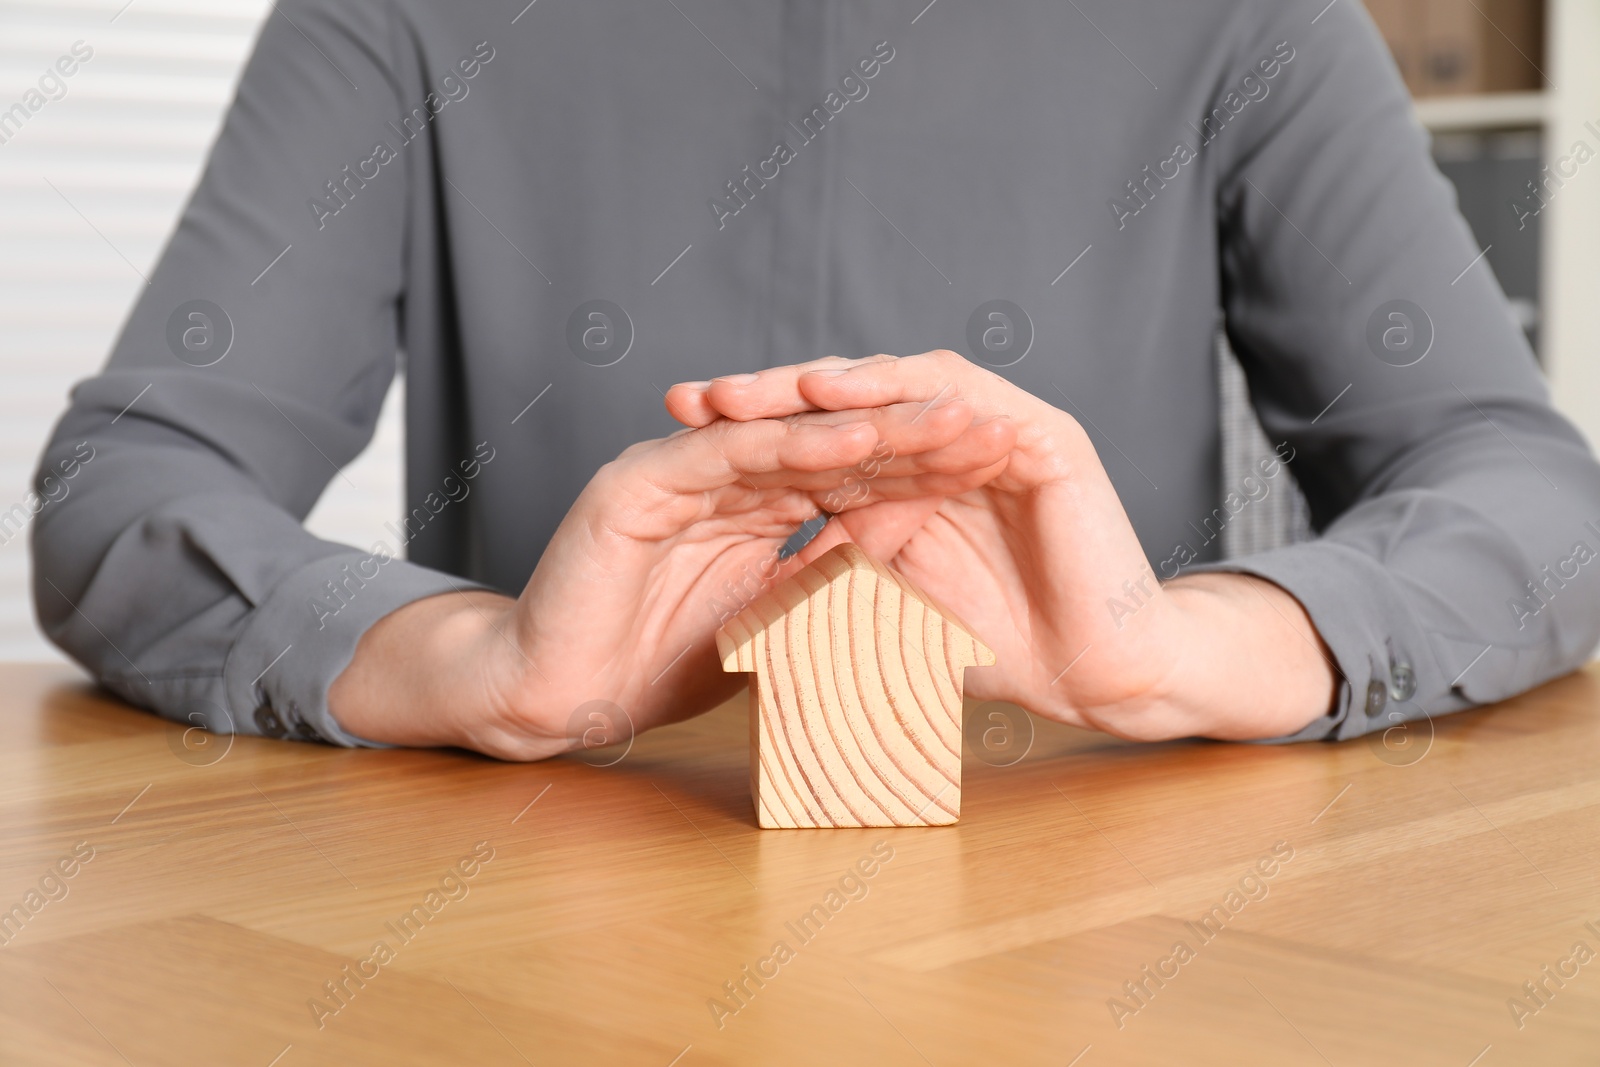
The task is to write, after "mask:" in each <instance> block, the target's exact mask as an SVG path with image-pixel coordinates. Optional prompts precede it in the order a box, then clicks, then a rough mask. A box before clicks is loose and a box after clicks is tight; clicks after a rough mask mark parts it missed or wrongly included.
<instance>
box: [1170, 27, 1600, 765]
mask: <svg viewBox="0 0 1600 1067" xmlns="http://www.w3.org/2000/svg"><path fill="white" fill-rule="evenodd" d="M1320 6H1321V5H1320V4H1316V5H1312V6H1311V8H1306V7H1305V6H1304V5H1272V8H1271V15H1272V17H1271V19H1270V20H1268V19H1263V22H1264V23H1265V30H1264V32H1262V33H1261V35H1260V36H1258V37H1256V38H1255V39H1254V40H1253V41H1252V42H1251V43H1249V44H1248V45H1247V46H1246V47H1245V49H1244V50H1243V51H1242V52H1241V56H1248V57H1250V58H1251V59H1254V58H1255V57H1258V56H1265V55H1269V54H1272V53H1273V50H1274V47H1275V46H1278V45H1279V44H1280V42H1282V43H1283V45H1284V46H1286V47H1287V48H1289V49H1292V50H1293V58H1292V59H1291V60H1289V61H1288V62H1287V63H1285V64H1284V67H1283V70H1282V72H1281V76H1280V77H1278V78H1276V79H1275V80H1274V82H1273V83H1272V87H1271V95H1270V96H1269V97H1268V98H1267V99H1265V100H1262V101H1259V102H1255V103H1252V104H1251V105H1250V106H1251V107H1253V108H1255V109H1257V113H1256V115H1255V116H1254V118H1255V119H1256V120H1257V122H1256V123H1255V124H1252V125H1250V126H1247V127H1241V128H1239V129H1238V130H1237V133H1238V134H1239V135H1240V136H1238V137H1236V138H1235V137H1233V136H1232V135H1233V134H1234V133H1235V132H1236V131H1235V130H1234V129H1227V130H1225V131H1224V132H1223V134H1222V135H1221V136H1220V137H1219V142H1220V143H1219V145H1218V147H1222V148H1225V151H1224V153H1222V154H1221V156H1220V158H1221V159H1222V160H1223V162H1222V163H1221V164H1220V166H1221V167H1222V168H1223V170H1222V173H1220V174H1219V181H1218V189H1219V197H1220V203H1219V215H1220V221H1219V232H1220V235H1221V236H1220V240H1221V245H1222V256H1223V278H1224V292H1223V294H1222V301H1223V305H1224V309H1225V313H1226V328H1227V331H1228V336H1229V340H1230V342H1231V343H1232V345H1233V347H1234V349H1235V351H1236V352H1237V353H1238V355H1239V357H1240V361H1241V364H1242V365H1243V367H1244V369H1245V372H1246V375H1247V377H1248V379H1249V382H1250V387H1251V393H1252V399H1253V402H1254V404H1255V407H1256V410H1257V414H1258V415H1259V417H1260V420H1261V422H1262V425H1263V427H1264V428H1265V430H1266V432H1267V435H1268V437H1269V439H1270V441H1271V442H1272V443H1273V444H1274V445H1279V444H1284V445H1286V446H1287V447H1286V448H1285V449H1284V450H1283V454H1284V455H1286V456H1287V455H1289V454H1290V453H1289V449H1292V450H1293V459H1292V462H1291V463H1290V468H1291V469H1292V471H1293V472H1294V474H1295V476H1296V478H1297V479H1298V480H1299V482H1300V484H1301V486H1302V487H1303V488H1304V490H1305V492H1306V496H1307V499H1308V500H1309V502H1310V505H1311V510H1312V518H1313V523H1314V525H1316V526H1317V528H1318V529H1319V531H1320V534H1321V536H1320V538H1319V539H1318V540H1316V541H1313V542H1310V543H1305V544H1300V545H1295V546H1291V547H1287V548H1283V549H1279V550H1276V551H1273V552H1269V553H1266V554H1263V555H1258V556H1253V557H1246V558H1243V559H1236V560H1232V561H1229V562H1226V563H1221V564H1211V565H1207V566H1206V567H1204V568H1195V569H1196V570H1200V569H1205V570H1232V571H1240V572H1245V573H1250V574H1254V575H1257V576H1260V577H1262V578H1266V579H1269V580H1270V581H1272V582H1275V583H1276V584H1278V585H1279V586H1281V587H1283V588H1284V589H1285V590H1287V591H1288V592H1290V593H1291V594H1293V595H1294V596H1295V597H1296V598H1298V599H1299V601H1300V602H1301V603H1302V604H1303V605H1304V606H1305V608H1306V610H1307V611H1308V613H1309V614H1310V616H1311V618H1312V620H1313V621H1314V622H1315V624H1316V626H1317V629H1318V630H1319V631H1320V632H1321V634H1322V636H1323V638H1324V640H1325V641H1326V642H1327V645H1328V647H1329V649H1330V650H1331V651H1332V654H1333V658H1334V659H1335V660H1336V661H1337V666H1338V670H1339V672H1340V673H1341V674H1342V676H1343V679H1344V682H1343V684H1342V685H1341V692H1340V695H1339V698H1338V701H1337V703H1336V706H1335V707H1334V709H1333V712H1332V714H1331V715H1329V716H1326V717H1323V718H1319V719H1318V720H1316V721H1314V722H1313V723H1311V724H1310V725H1308V726H1307V727H1306V728H1305V729H1303V730H1301V731H1299V732H1298V733H1296V734H1294V735H1293V736H1292V737H1291V738H1286V739H1285V740H1300V739H1308V738H1324V737H1327V738H1345V737H1352V736H1356V735H1360V734H1363V733H1367V732H1369V731H1374V730H1383V729H1386V728H1388V727H1390V726H1394V725H1396V724H1397V723H1399V722H1404V721H1412V720H1419V719H1422V718H1424V717H1426V716H1429V715H1437V714H1440V713H1443V712H1449V711H1454V710H1459V709H1461V708H1464V707H1467V706H1470V705H1473V704H1479V703H1484V702H1490V701H1495V700H1500V699H1503V698H1506V697H1509V696H1511V695H1513V694H1516V693H1518V692H1521V691H1523V690H1525V689H1528V688H1530V687H1532V686H1534V685H1537V684H1538V683H1540V682H1541V681H1544V680H1546V679H1548V678H1551V677H1553V676H1555V675H1557V674H1560V673H1563V672H1565V671H1568V670H1570V669H1572V668H1574V667H1577V666H1578V665H1580V664H1581V663H1583V662H1584V661H1585V659H1587V658H1588V656H1589V655H1590V654H1591V652H1592V651H1593V649H1594V648H1595V644H1596V640H1597V639H1600V596H1597V595H1596V590H1595V589H1594V588H1593V586H1594V583H1596V582H1597V581H1600V579H1597V578H1596V577H1595V576H1594V575H1592V574H1590V573H1589V572H1590V571H1592V570H1600V568H1594V567H1584V566H1583V564H1584V563H1586V562H1587V561H1588V560H1589V559H1592V558H1594V555H1595V549H1596V548H1600V528H1597V527H1595V526H1591V525H1589V523H1590V521H1591V520H1596V519H1600V468H1597V467H1596V464H1595V462H1594V459H1593V457H1592V455H1591V454H1590V452H1589V449H1588V447H1587V446H1586V445H1585V443H1584V441H1583V440H1582V438H1581V437H1580V435H1579V434H1578V432H1577V431H1576V430H1575V429H1574V428H1573V427H1572V426H1571V425H1570V424H1568V423H1567V422H1566V421H1565V420H1564V419H1562V418H1561V417H1560V416H1559V415H1557V414H1556V413H1555V412H1554V411H1553V410H1552V409H1551V408H1550V407H1549V406H1548V398H1547V394H1546V391H1545V388H1544V386H1543V383H1542V380H1541V379H1540V377H1539V374H1538V371H1537V368H1536V364H1535V361H1534V358H1533V356H1532V353H1531V352H1530V351H1529V349H1528V346H1527V344H1526V343H1525V341H1524V338H1523V336H1522V334H1521V332H1520V330H1519V329H1518V328H1517V327H1516V326H1515V325H1514V323H1513V321H1512V319H1511V316H1510V314H1509V311H1508V308H1507V305H1506V301H1505V298H1504V295H1503V294H1502V292H1501V291H1500V289H1499V286H1498V285H1497V283H1496V282H1495V280H1494V277H1493V275H1492V274H1491V273H1490V271H1489V269H1488V267H1487V264H1486V263H1485V262H1484V261H1483V260H1482V259H1481V258H1480V251H1481V250H1480V248H1479V247H1478V246H1477V245H1476V244H1475V243H1474V242H1473V239H1472V236H1471V234H1470V233H1469V231H1468V230H1467V227H1466V225H1465V224H1464V223H1463V222H1462V220H1461V218H1460V216H1459V215H1458V214H1457V212H1456V210H1455V204H1454V198H1453V192H1452V190H1451V187H1450V186H1449V185H1448V184H1447V182H1446V181H1445V180H1444V179H1443V178H1442V177H1441V176H1440V175H1439V173H1438V171H1437V170H1436V169H1435V167H1434V166H1433V164H1432V162H1431V160H1430V158H1429V154H1428V144H1427V138H1426V135H1425V134H1424V132H1423V131H1422V130H1421V129H1420V128H1419V127H1418V126H1417V125H1416V124H1415V123H1414V121H1413V119H1412V117H1411V109H1410V106H1409V101H1408V98H1407V96H1406V93H1405V89H1404V87H1403V86H1402V84H1401V82H1400V80H1399V78H1398V76H1397V74H1396V72H1395V70H1394V67H1393V65H1392V63H1391V62H1390V60H1389V56H1388V53H1387V51H1386V50H1385V49H1384V47H1383V44H1382V42H1381V40H1380V39H1379V37H1378V35H1377V32H1376V30H1375V29H1374V27H1373V26H1372V23H1371V21H1370V19H1369V18H1368V16H1367V14H1366V12H1365V10H1364V9H1363V8H1362V7H1361V6H1360V5H1359V4H1355V3H1344V4H1336V5H1333V6H1332V7H1331V8H1328V9H1327V10H1326V11H1325V12H1324V13H1323V16H1322V17H1321V18H1319V19H1318V20H1317V21H1316V22H1315V23H1311V22H1310V21H1309V14H1313V13H1315V8H1317V7H1320ZM1266 10H1267V9H1266V8H1265V6H1263V11H1266ZM1230 138H1232V139H1230ZM1395 301H1406V302H1408V303H1409V305H1411V307H1410V308H1407V307H1405V306H1401V305H1395V304H1393V303H1392V302H1395ZM1394 310H1399V312H1400V313H1401V315H1402V316H1404V317H1403V318H1401V319H1395V318H1391V317H1390V315H1389V313H1390V312H1391V311H1394ZM1419 312H1420V313H1419ZM1408 323H1409V328H1410V330H1411V331H1412V332H1411V333H1410V334H1408V333H1407V332H1406V330H1407V328H1408V327H1407V324H1408ZM1390 327H1394V328H1395V329H1396V330H1397V331H1398V332H1395V333H1391V334H1389V335H1388V338H1387V343H1385V335H1384V331H1385V330H1387V329H1389V328H1390ZM1406 364H1409V365H1406ZM1224 489H1225V491H1227V492H1232V493H1233V494H1235V498H1234V499H1235V501H1237V500H1238V499H1241V498H1245V497H1246V496H1247V489H1246V487H1242V486H1225V487H1224ZM1227 507H1228V501H1227V498H1226V497H1225V501H1224V508H1225V509H1226V508H1227ZM1574 586H1576V588H1573V587H1574Z"/></svg>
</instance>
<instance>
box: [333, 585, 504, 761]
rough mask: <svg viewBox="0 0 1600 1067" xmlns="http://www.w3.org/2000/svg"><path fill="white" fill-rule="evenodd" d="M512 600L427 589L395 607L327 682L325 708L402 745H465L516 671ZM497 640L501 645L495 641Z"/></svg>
mask: <svg viewBox="0 0 1600 1067" xmlns="http://www.w3.org/2000/svg"><path fill="white" fill-rule="evenodd" d="M515 603H516V602H515V601H513V600H511V599H510V598H508V597H504V596H501V595H500V594H497V593H488V592H484V591H482V590H471V591H462V592H455V593H443V594H439V595H437V596H431V597H424V598H422V599H420V600H415V601H412V602H411V603H409V604H406V605H404V606H402V607H400V608H397V609H395V610H394V611H392V612H390V613H389V614H388V615H385V616H384V617H383V618H381V619H379V620H378V621H377V622H376V623H374V624H373V625H372V627H371V628H369V629H368V630H367V632H366V633H365V634H363V635H362V637H361V640H360V641H359V642H358V643H357V646H356V651H355V654H354V655H353V656H352V657H351V660H350V662H349V664H347V665H346V666H345V669H344V670H343V671H341V672H340V674H339V676H338V677H337V678H335V679H334V681H333V684H332V685H331V686H329V688H328V710H329V711H330V712H331V713H332V715H333V717H334V718H335V719H336V720H338V722H339V724H340V725H341V726H342V727H344V728H345V729H346V730H348V731H349V732H350V733H352V734H354V735H356V736H358V737H362V738H365V739H367V740H370V741H377V742H382V743H384V744H395V745H407V746H439V745H466V744H470V743H471V742H470V738H471V736H472V734H473V732H474V729H475V727H477V726H478V725H479V724H481V723H483V722H485V721H493V720H495V719H497V718H498V717H499V716H498V714H497V713H498V712H499V711H500V710H501V707H500V705H501V704H503V702H504V698H503V697H500V696H499V694H501V693H505V692H508V690H507V689H505V688H503V682H501V680H502V679H510V678H513V677H515V675H514V674H512V673H511V672H510V671H509V670H508V669H507V667H506V666H505V665H504V663H503V661H504V660H505V658H506V657H507V656H510V655H512V650H511V649H509V648H505V647H504V645H505V642H504V640H503V639H502V638H501V637H499V636H498V632H507V633H509V631H508V630H507V622H506V620H507V619H508V618H509V615H510V610H511V609H512V608H514V606H515ZM496 644H499V645H500V646H501V647H500V648H498V649H497V648H496V647H495V646H496Z"/></svg>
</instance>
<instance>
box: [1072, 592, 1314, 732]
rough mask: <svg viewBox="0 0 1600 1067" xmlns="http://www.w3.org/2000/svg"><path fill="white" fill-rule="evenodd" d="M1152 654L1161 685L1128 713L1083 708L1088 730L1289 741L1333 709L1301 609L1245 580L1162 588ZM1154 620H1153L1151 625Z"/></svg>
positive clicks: (1282, 594) (1150, 637) (1152, 632)
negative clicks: (1159, 654) (1157, 656)
mask: <svg viewBox="0 0 1600 1067" xmlns="http://www.w3.org/2000/svg"><path fill="white" fill-rule="evenodd" d="M1159 602H1160V604H1161V608H1160V611H1161V615H1160V618H1159V621H1158V624H1157V625H1155V626H1153V627H1152V628H1151V630H1150V632H1149V633H1148V634H1147V635H1146V639H1147V641H1149V643H1150V648H1151V651H1152V654H1153V653H1154V652H1155V650H1156V647H1157V646H1158V645H1162V644H1164V645H1166V652H1167V653H1168V661H1169V666H1168V668H1167V670H1166V671H1165V673H1164V675H1163V677H1162V679H1161V681H1160V682H1159V683H1157V684H1156V685H1154V686H1153V687H1152V688H1151V689H1150V690H1149V691H1147V692H1144V693H1141V694H1140V695H1139V696H1138V697H1137V698H1136V699H1135V700H1133V701H1130V702H1129V705H1128V706H1123V705H1119V706H1117V707H1113V708H1086V709H1084V715H1085V718H1087V719H1088V720H1089V721H1090V722H1092V723H1093V724H1094V725H1095V726H1097V727H1099V728H1101V729H1104V730H1107V731H1108V732H1111V733H1116V734H1119V735H1121V736H1130V737H1137V739H1139V740H1146V741H1154V740H1163V739H1168V738H1173V737H1211V738H1216V739H1218V740H1224V741H1248V740H1258V739H1265V738H1273V737H1282V736H1284V735H1286V734H1291V733H1294V732H1295V731H1297V730H1299V729H1301V728H1302V727H1304V726H1305V725H1306V724H1307V723H1309V722H1311V721H1312V720H1313V719H1315V718H1317V717H1318V716H1321V715H1326V714H1328V713H1329V711H1330V710H1331V709H1332V708H1333V706H1334V700H1335V697H1336V696H1337V694H1338V685H1339V682H1340V678H1339V675H1338V673H1337V671H1336V669H1335V667H1334V666H1333V660H1332V657H1331V656H1330V655H1329V653H1328V651H1327V648H1326V646H1325V645H1324V643H1323V641H1322V638H1321V636H1320V635H1319V634H1318V633H1317V629H1316V627H1315V626H1314V625H1313V624H1312V622H1311V618H1310V616H1309V615H1307V613H1306V610H1305V608H1304V607H1302V606H1301V604H1300V602H1299V601H1297V600H1296V599H1295V598H1294V597H1293V596H1290V595H1289V594H1288V593H1287V592H1285V591H1284V590H1283V589H1282V588H1280V587H1278V586H1277V585H1274V584H1273V583H1271V582H1268V581H1265V580H1263V579H1260V578H1256V577H1253V576H1250V575H1245V574H1196V575H1189V576H1185V577H1182V578H1178V579H1176V580H1174V581H1170V582H1167V583H1165V584H1163V585H1162V587H1161V593H1160V597H1159ZM1152 622H1157V620H1152Z"/></svg>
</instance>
